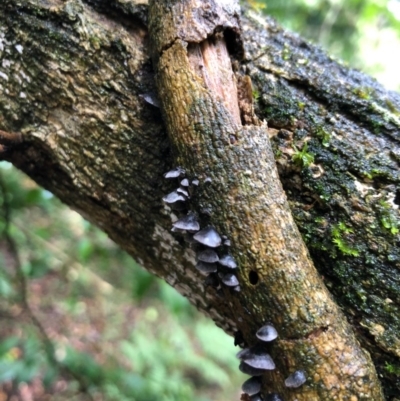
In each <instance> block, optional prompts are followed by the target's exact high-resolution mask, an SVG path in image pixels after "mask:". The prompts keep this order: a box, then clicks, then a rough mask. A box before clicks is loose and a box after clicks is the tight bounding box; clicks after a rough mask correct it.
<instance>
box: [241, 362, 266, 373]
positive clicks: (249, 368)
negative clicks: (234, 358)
mask: <svg viewBox="0 0 400 401" xmlns="http://www.w3.org/2000/svg"><path fill="white" fill-rule="evenodd" d="M239 370H240V371H241V372H242V373H244V374H246V375H249V376H261V375H262V374H263V373H264V372H265V369H258V368H253V367H252V366H250V365H248V364H247V363H246V362H244V361H242V362H240V365H239Z"/></svg>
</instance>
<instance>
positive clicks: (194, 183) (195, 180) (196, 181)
mask: <svg viewBox="0 0 400 401" xmlns="http://www.w3.org/2000/svg"><path fill="white" fill-rule="evenodd" d="M199 184H200V181H199V180H198V179H197V178H195V179H194V180H193V181H192V185H194V186H196V187H197V186H198V185H199Z"/></svg>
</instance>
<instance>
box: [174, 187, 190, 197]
mask: <svg viewBox="0 0 400 401" xmlns="http://www.w3.org/2000/svg"><path fill="white" fill-rule="evenodd" d="M176 192H178V193H179V194H182V195H183V196H186V197H187V198H189V192H188V191H186V189H185V188H178V189H177V190H176Z"/></svg>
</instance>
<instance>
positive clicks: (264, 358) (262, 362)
mask: <svg viewBox="0 0 400 401" xmlns="http://www.w3.org/2000/svg"><path fill="white" fill-rule="evenodd" d="M242 361H243V362H245V363H246V364H247V365H249V366H251V367H253V368H257V369H263V370H274V369H275V362H274V361H273V360H272V358H271V356H270V355H269V354H266V353H263V354H250V355H248V356H247V357H245V358H242Z"/></svg>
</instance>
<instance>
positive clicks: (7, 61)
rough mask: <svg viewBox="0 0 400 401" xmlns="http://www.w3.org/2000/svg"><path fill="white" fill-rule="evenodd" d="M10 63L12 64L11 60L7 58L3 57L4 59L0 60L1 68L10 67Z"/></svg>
mask: <svg viewBox="0 0 400 401" xmlns="http://www.w3.org/2000/svg"><path fill="white" fill-rule="evenodd" d="M11 64H12V61H11V60H8V59H6V58H4V59H3V60H2V62H1V66H2V67H3V68H10V67H11Z"/></svg>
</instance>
